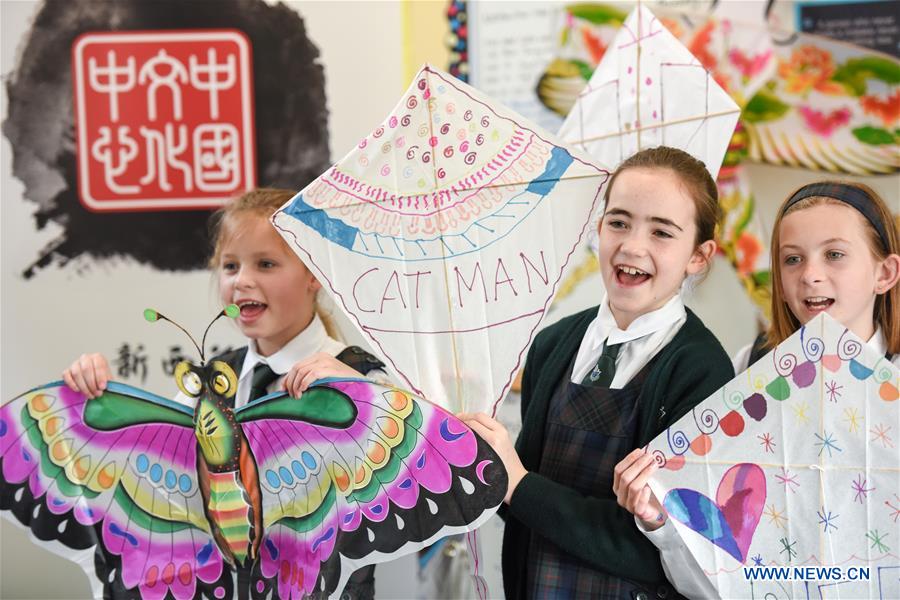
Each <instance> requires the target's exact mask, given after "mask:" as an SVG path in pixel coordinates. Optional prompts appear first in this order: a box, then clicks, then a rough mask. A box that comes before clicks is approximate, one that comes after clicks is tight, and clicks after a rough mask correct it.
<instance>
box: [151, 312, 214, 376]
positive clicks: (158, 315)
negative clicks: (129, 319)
mask: <svg viewBox="0 0 900 600" xmlns="http://www.w3.org/2000/svg"><path fill="white" fill-rule="evenodd" d="M144 318H145V319H146V320H147V321H149V322H150V323H155V322H156V321H159V320H160V319H162V320H163V321H168V322H169V323H171V324H172V325H174V326H175V327H177V328H178V329H180V330H182V331H183V332H184V334H185V335H186V336H188V339H189V340H191V343H192V344H194V348H196V349H197V352H199V353H200V362H201V363H202V362H204V360H203V350H201V349H200V346H198V345H197V342H196V341H195V340H194V337H193V336H192V335H191V334H190V333H188V332H187V329H185V328H184V327H182V326H181V325H179V324H178V323H176V322H175V321H173V320H172V319H170V318H169V317H167V316H166V315H164V314H162V313H161V312H159V311H157V310H155V309H152V308H145V309H144Z"/></svg>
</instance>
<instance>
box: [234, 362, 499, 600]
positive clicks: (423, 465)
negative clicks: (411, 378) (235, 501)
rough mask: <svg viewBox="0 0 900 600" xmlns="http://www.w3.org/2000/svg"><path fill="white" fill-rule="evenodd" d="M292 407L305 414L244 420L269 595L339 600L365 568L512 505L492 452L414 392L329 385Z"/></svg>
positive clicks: (358, 383) (359, 383)
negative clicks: (336, 595)
mask: <svg viewBox="0 0 900 600" xmlns="http://www.w3.org/2000/svg"><path fill="white" fill-rule="evenodd" d="M287 400H289V402H291V403H292V404H293V406H295V407H297V408H296V410H297V411H298V412H301V413H303V415H302V417H301V418H290V417H289V416H288V415H286V414H284V412H281V413H280V414H278V416H277V417H274V416H267V415H266V414H265V410H264V406H265V402H263V403H262V404H259V405H257V406H256V407H250V406H248V407H247V408H246V409H243V410H241V411H238V412H237V420H238V421H239V422H241V423H242V428H243V430H244V433H245V435H246V436H247V440H248V442H249V444H250V447H251V449H252V451H253V455H254V457H255V459H256V461H257V467H258V472H259V479H260V487H261V489H262V494H263V520H264V523H265V526H266V534H265V538H264V540H263V544H262V546H261V548H260V556H261V560H260V569H259V571H260V573H259V576H260V578H261V579H260V581H258V582H257V584H256V585H257V586H258V589H260V590H262V589H264V588H265V586H266V585H267V583H266V582H265V581H263V580H264V579H265V580H269V581H272V580H273V579H277V581H276V585H277V589H278V593H279V595H280V596H281V597H282V598H292V597H298V598H299V597H301V596H302V595H303V594H310V593H318V592H324V593H325V594H328V593H331V592H334V591H335V590H339V589H341V586H343V584H344V582H345V581H346V578H347V577H349V575H350V573H352V571H353V570H355V569H356V568H359V567H361V566H364V565H366V564H371V563H373V562H377V561H384V560H390V559H391V558H395V557H396V556H397V555H399V554H401V553H408V552H412V551H415V550H416V549H418V548H421V547H423V546H424V545H426V544H428V543H431V542H432V541H434V540H436V539H438V538H440V537H443V536H446V535H450V534H452V533H459V532H461V531H466V530H469V529H473V528H475V527H477V526H478V525H480V524H481V523H482V522H483V521H484V520H486V519H487V518H489V517H490V516H491V515H492V514H493V509H495V508H496V507H497V506H499V504H500V502H502V500H503V496H504V494H505V492H506V472H505V470H504V469H503V466H502V463H501V462H500V460H499V458H498V457H497V456H496V454H494V452H493V451H492V450H491V449H490V447H489V446H488V445H487V444H486V443H485V442H484V441H482V440H480V439H479V438H478V437H477V436H475V435H474V434H473V433H472V432H471V431H470V430H469V429H468V428H466V427H465V426H464V425H463V424H462V422H460V421H459V420H458V419H456V418H455V417H454V416H453V415H451V414H450V413H448V412H446V411H444V410H442V409H440V408H439V407H437V406H434V405H432V404H430V403H428V402H426V401H424V400H421V399H419V398H416V397H414V396H412V395H410V394H408V393H407V392H403V391H401V390H398V389H395V388H390V387H385V386H381V385H377V384H374V383H372V382H369V381H363V380H334V379H331V380H322V381H320V382H317V384H316V386H315V387H314V388H311V389H310V390H309V391H307V392H306V393H305V394H304V395H303V397H302V398H300V399H287ZM268 401H269V402H271V399H269V400H268ZM304 404H305V406H304ZM323 405H327V408H321V407H322V406H323ZM285 406H290V405H284V404H283V405H282V407H285ZM316 407H320V410H318V411H317V410H315V408H316ZM245 411H246V412H245ZM252 411H255V414H253V416H252V417H251V416H250V413H251V412H252ZM273 412H274V411H273Z"/></svg>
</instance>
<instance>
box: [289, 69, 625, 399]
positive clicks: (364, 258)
mask: <svg viewBox="0 0 900 600" xmlns="http://www.w3.org/2000/svg"><path fill="white" fill-rule="evenodd" d="M608 177H609V172H608V170H607V169H605V168H603V167H601V166H599V165H598V164H597V163H596V161H594V160H592V159H591V158H590V157H589V156H587V155H586V154H584V153H582V152H580V151H578V150H576V149H574V148H571V147H567V146H565V144H564V143H563V142H562V141H560V140H558V139H557V138H556V137H555V136H553V135H552V134H549V133H545V132H543V131H542V130H540V129H539V128H538V127H537V126H535V125H533V124H531V123H528V122H527V121H525V120H524V119H523V118H521V117H519V116H518V115H516V114H515V113H513V112H511V111H509V110H507V109H505V108H503V107H500V106H497V105H496V103H494V102H492V101H491V100H490V99H489V98H487V97H485V96H484V95H482V94H481V93H479V92H478V91H477V90H475V89H473V88H471V87H469V86H468V85H466V84H464V83H461V82H460V81H458V80H456V79H455V78H453V77H451V76H449V75H447V74H445V73H442V72H440V71H438V70H435V69H433V68H431V67H428V66H425V67H424V68H423V69H422V70H421V71H420V72H419V73H418V75H416V78H415V80H414V81H413V84H412V85H411V86H410V88H409V90H407V92H406V93H405V94H404V95H403V97H402V99H401V100H400V102H399V104H398V105H397V107H396V108H395V109H394V110H393V112H392V113H391V114H390V115H388V117H387V118H386V119H385V120H384V122H383V123H382V125H381V126H379V127H378V128H377V129H376V130H375V131H374V132H372V133H371V134H370V135H369V136H368V137H366V138H365V139H364V140H362V141H361V142H360V143H359V145H358V147H356V148H354V149H353V150H352V151H351V152H350V153H349V154H348V155H347V156H345V157H344V158H343V159H342V160H341V161H340V162H338V163H337V164H336V165H334V166H333V167H332V168H331V169H330V170H329V171H328V172H327V173H324V174H323V175H322V176H320V177H319V178H318V179H316V180H315V181H314V182H313V183H311V184H310V185H309V186H307V187H306V188H305V189H304V190H302V191H301V192H300V193H299V194H297V195H296V196H295V197H294V198H293V199H292V200H291V201H290V202H289V203H288V204H286V205H285V206H284V207H282V208H281V210H279V211H278V212H276V213H275V215H274V217H273V223H274V224H275V227H276V228H277V229H278V230H279V232H280V233H281V234H282V235H283V236H284V238H285V239H286V240H287V241H288V244H289V245H290V246H291V247H292V248H293V249H294V250H295V251H296V252H297V253H298V254H299V256H300V258H301V259H303V261H304V262H306V264H307V265H309V266H310V268H311V269H312V270H313V272H314V273H315V275H316V276H317V277H318V278H319V280H320V282H321V283H322V284H323V286H325V287H326V288H327V289H328V290H329V291H330V292H331V293H332V295H333V296H334V298H335V300H336V302H337V304H338V305H340V306H341V307H342V308H343V309H344V311H345V312H346V313H347V314H348V315H349V316H350V318H351V320H352V321H353V322H354V323H355V324H356V326H357V327H358V328H359V330H360V331H361V332H362V333H363V334H364V335H365V336H366V337H367V338H368V339H369V340H371V341H372V343H373V344H374V345H375V347H376V349H377V350H378V351H380V354H381V355H382V356H384V357H385V358H387V360H388V362H389V363H390V365H392V366H393V367H394V368H395V369H396V370H397V371H398V372H399V373H400V374H401V375H402V376H403V378H404V379H405V380H406V382H407V383H408V384H409V386H410V387H411V388H412V389H414V390H416V392H417V393H419V394H421V395H423V396H424V397H426V398H428V399H429V400H431V401H433V402H437V403H439V404H442V405H443V406H445V407H448V408H451V409H454V410H467V411H469V410H483V411H487V412H492V411H493V410H495V409H496V406H497V404H498V403H499V401H500V399H502V398H503V396H504V395H505V392H506V390H507V389H508V387H509V384H510V381H511V379H512V377H513V375H514V374H515V372H516V370H517V368H518V366H519V363H520V361H521V360H522V355H523V353H524V351H525V349H526V348H527V347H528V345H529V343H530V342H531V339H532V337H533V336H534V333H535V331H536V329H537V327H538V325H539V323H540V321H541V318H542V317H543V315H544V312H545V311H546V309H547V306H548V305H549V304H550V301H551V300H552V298H553V294H554V293H555V291H556V288H557V284H558V283H559V281H560V278H561V276H562V273H563V269H564V268H565V266H566V264H567V262H568V261H569V259H570V257H571V255H572V252H573V251H574V250H575V248H576V247H577V246H578V244H579V242H580V240H581V237H582V236H583V234H584V230H585V227H586V225H587V224H588V223H589V222H590V221H591V218H592V215H593V213H594V211H595V210H596V208H597V207H598V205H599V203H600V202H601V192H602V189H603V185H604V184H605V182H606V180H607V179H608Z"/></svg>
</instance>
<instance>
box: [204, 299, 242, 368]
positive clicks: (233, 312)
mask: <svg viewBox="0 0 900 600" xmlns="http://www.w3.org/2000/svg"><path fill="white" fill-rule="evenodd" d="M239 314H241V309H240V308H238V305H237V304H229V305H228V306H226V307H225V308H223V309H222V310H221V311H220V312H219V314H217V315H216V316H215V317H213V320H212V321H210V322H209V325H207V326H206V331H204V332H203V339H202V340H200V345H201V346H202V347H203V348H204V349H206V334H207V333H209V328H210V327H212V326H213V323H215V322H216V321H218V320H219V319H221V318H222V317H228V318H229V319H235V318H237V316H238V315H239ZM200 360H205V359H204V358H203V352H202V351H201V352H200Z"/></svg>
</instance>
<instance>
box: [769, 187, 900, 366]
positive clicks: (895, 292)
mask: <svg viewBox="0 0 900 600" xmlns="http://www.w3.org/2000/svg"><path fill="white" fill-rule="evenodd" d="M823 183H825V184H828V185H834V186H847V187H852V188H856V189H858V190H860V191H862V192H865V193H866V194H867V195H868V196H869V198H870V199H871V201H872V208H874V209H875V214H876V215H877V217H878V220H879V221H880V222H881V223H882V224H884V228H885V231H886V232H887V240H886V241H887V247H886V248H885V243H884V241H882V239H881V237H880V236H879V235H878V232H877V231H876V230H875V227H874V226H873V225H872V223H870V222H869V221H868V219H866V218H865V217H864V216H863V215H862V213H860V214H859V219H860V220H861V222H862V223H863V226H864V227H865V230H866V240H867V241H868V246H869V250H870V251H871V252H872V256H873V257H874V258H875V260H884V259H885V258H887V257H888V255H890V254H900V236H898V234H897V226H896V224H895V221H894V216H893V215H892V214H891V211H890V210H889V209H888V207H887V205H886V204H885V203H884V200H883V199H882V198H881V196H879V195H878V194H877V193H876V192H875V190H873V189H872V188H870V187H869V186H867V185H865V184H862V183H856V182H850V181H826V182H823ZM795 193H796V192H795ZM793 195H794V193H792V194H791V195H790V196H788V199H787V200H785V201H784V203H783V204H782V205H781V208H779V209H778V216H777V217H776V219H775V225H774V226H773V229H772V248H771V251H770V252H771V257H772V282H773V283H772V324H771V326H770V327H769V330H768V332H767V333H766V347H767V348H772V347H774V346H776V345H778V344H780V343H781V342H783V341H784V340H786V339H787V338H789V337H790V336H791V335H792V334H793V333H794V332H795V331H797V330H798V329H799V328H800V321H799V320H798V319H797V317H795V316H794V313H792V312H791V310H790V308H788V305H787V302H785V300H784V292H783V290H782V289H781V260H780V259H779V258H778V257H779V247H780V246H781V221H782V220H784V217H786V216H787V215H789V214H791V213H794V212H797V211H800V210H803V209H806V208H811V207H813V206H820V205H823V204H825V205H829V204H831V205H836V206H847V207H848V208H853V207H852V206H850V205H849V204H847V203H846V202H842V201H840V200H837V199H836V198H831V197H828V196H810V197H809V198H804V199H803V200H800V201H799V202H796V203H795V204H792V205H791V206H790V207H789V208H787V210H785V208H786V205H787V203H788V201H789V200H790V199H791V198H792V197H793ZM872 318H873V320H874V322H875V324H876V325H877V326H879V327H881V332H882V334H883V335H884V341H885V344H886V346H887V348H886V350H887V351H888V353H889V354H897V353H900V285H895V286H894V287H892V288H891V289H890V290H888V291H887V292H885V293H884V294H878V295H877V297H876V298H875V308H874V312H873V314H872Z"/></svg>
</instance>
